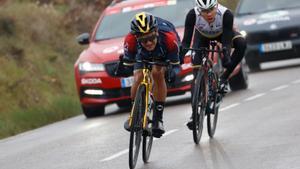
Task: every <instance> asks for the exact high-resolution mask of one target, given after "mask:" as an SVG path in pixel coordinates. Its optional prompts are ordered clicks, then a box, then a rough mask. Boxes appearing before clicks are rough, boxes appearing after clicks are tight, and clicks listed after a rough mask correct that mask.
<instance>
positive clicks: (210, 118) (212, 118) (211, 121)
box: [207, 73, 221, 138]
mask: <svg viewBox="0 0 300 169" xmlns="http://www.w3.org/2000/svg"><path fill="white" fill-rule="evenodd" d="M209 77H210V78H209V81H210V82H209V84H210V86H209V88H210V90H211V96H209V97H208V103H209V104H210V105H212V106H211V107H210V106H208V111H207V132H208V135H209V137H210V138H213V136H214V134H215V131H216V127H217V121H218V114H219V106H217V105H218V102H219V101H220V99H219V97H221V96H219V93H218V92H217V91H218V77H217V75H216V74H215V73H211V74H210V76H209Z"/></svg>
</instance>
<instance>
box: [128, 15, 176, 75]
mask: <svg viewBox="0 0 300 169" xmlns="http://www.w3.org/2000/svg"><path fill="white" fill-rule="evenodd" d="M155 18H156V20H157V22H158V34H159V35H158V41H157V44H156V47H155V49H154V50H153V51H147V50H146V49H145V48H143V46H142V45H141V44H140V42H138V41H137V39H136V37H135V35H133V34H131V33H129V34H128V35H127V36H126V37H125V41H124V58H125V59H129V60H142V59H147V60H156V61H166V60H170V62H171V64H179V57H178V53H179V44H180V39H179V36H178V34H177V32H176V30H175V27H174V25H173V24H172V23H170V22H169V21H166V20H164V19H162V18H159V17H155ZM141 66H142V65H140V64H135V69H140V68H142V67H141Z"/></svg>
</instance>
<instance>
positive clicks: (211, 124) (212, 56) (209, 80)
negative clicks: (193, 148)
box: [186, 41, 224, 144]
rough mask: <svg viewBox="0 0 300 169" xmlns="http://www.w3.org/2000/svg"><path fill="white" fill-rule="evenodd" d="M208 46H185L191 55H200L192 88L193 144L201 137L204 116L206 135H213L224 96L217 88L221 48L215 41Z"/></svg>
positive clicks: (221, 69)
mask: <svg viewBox="0 0 300 169" xmlns="http://www.w3.org/2000/svg"><path fill="white" fill-rule="evenodd" d="M209 46H210V47H209V48H207V47H200V48H186V49H187V50H190V51H191V53H192V55H195V53H196V52H199V54H200V55H199V56H201V64H200V66H199V68H198V70H197V75H196V78H195V79H194V83H193V88H192V121H193V126H192V128H193V140H194V142H195V144H199V141H200V139H201V135H202V130H203V123H204V119H205V116H207V130H208V135H209V136H210V137H211V138H212V137H213V136H214V134H215V131H216V126H217V121H218V113H219V107H220V103H221V101H222V98H223V96H224V94H223V93H221V92H220V89H219V88H220V86H219V85H220V81H219V77H220V75H221V74H222V73H223V72H224V69H223V67H222V64H221V57H222V52H223V50H222V49H221V48H220V46H219V45H218V44H217V42H216V41H210V45H209Z"/></svg>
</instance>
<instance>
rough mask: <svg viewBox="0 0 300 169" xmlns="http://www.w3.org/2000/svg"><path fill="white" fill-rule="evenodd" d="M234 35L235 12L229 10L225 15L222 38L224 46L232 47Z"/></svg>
mask: <svg viewBox="0 0 300 169" xmlns="http://www.w3.org/2000/svg"><path fill="white" fill-rule="evenodd" d="M232 35H233V14H232V12H231V11H230V10H227V11H226V12H225V13H224V16H223V34H222V39H221V41H222V45H223V47H226V48H227V49H230V46H231V39H232Z"/></svg>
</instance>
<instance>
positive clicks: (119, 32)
mask: <svg viewBox="0 0 300 169" xmlns="http://www.w3.org/2000/svg"><path fill="white" fill-rule="evenodd" d="M194 2H195V1H194V0H189V1H187V0H177V1H176V0H174V1H173V3H172V4H170V5H167V6H158V7H152V8H143V9H139V10H134V11H130V12H121V13H115V14H111V15H106V16H104V17H103V19H102V21H101V23H100V26H99V27H98V29H97V31H96V38H95V40H103V39H110V38H116V37H122V36H125V35H126V34H127V33H128V32H129V31H130V21H131V19H132V18H133V16H134V15H135V14H137V13H138V12H142V11H146V12H149V13H152V14H153V15H155V16H158V17H161V18H163V19H166V20H168V21H170V22H171V23H173V24H174V25H175V27H180V26H184V22H185V17H186V14H187V13H188V11H189V10H190V9H192V8H193V7H194Z"/></svg>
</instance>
